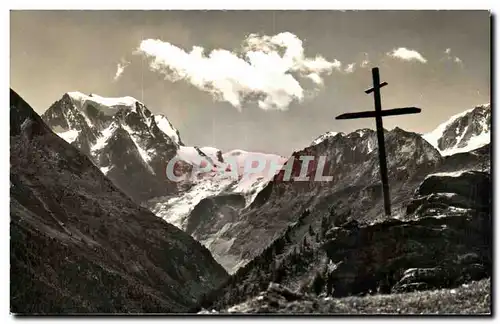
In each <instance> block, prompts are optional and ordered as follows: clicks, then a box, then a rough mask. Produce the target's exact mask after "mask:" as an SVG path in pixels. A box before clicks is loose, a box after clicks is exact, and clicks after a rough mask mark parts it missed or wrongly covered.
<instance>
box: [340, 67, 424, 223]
mask: <svg viewBox="0 0 500 324" xmlns="http://www.w3.org/2000/svg"><path fill="white" fill-rule="evenodd" d="M372 76H373V88H370V89H368V90H366V91H365V93H367V94H370V93H372V92H373V99H374V102H375V111H373V110H371V111H361V112H355V113H346V114H342V115H339V116H337V117H335V119H357V118H373V117H375V123H376V125H377V140H378V155H379V159H380V176H381V177H382V187H383V189H384V207H385V214H386V215H387V216H391V200H390V196H389V180H388V176H387V158H386V154H385V142H384V128H383V125H382V117H384V116H394V115H406V114H418V113H419V112H420V111H421V109H420V108H416V107H406V108H394V109H387V110H382V103H381V101H380V88H382V87H384V86H386V85H387V82H382V83H380V75H379V72H378V67H375V68H373V69H372Z"/></svg>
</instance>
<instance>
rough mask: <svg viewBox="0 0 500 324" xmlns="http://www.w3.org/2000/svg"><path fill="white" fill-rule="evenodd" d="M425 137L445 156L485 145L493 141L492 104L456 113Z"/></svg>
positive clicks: (424, 136)
mask: <svg viewBox="0 0 500 324" xmlns="http://www.w3.org/2000/svg"><path fill="white" fill-rule="evenodd" d="M423 138H424V139H425V140H426V141H427V142H429V143H430V144H431V145H432V146H434V147H435V148H436V149H437V150H438V151H439V152H440V153H441V154H442V155H443V156H447V155H452V154H455V153H461V152H468V151H472V150H474V149H477V148H479V147H481V146H484V145H486V144H488V143H490V141H491V105H490V104H489V103H488V104H482V105H478V106H476V107H474V108H472V109H469V110H466V111H464V112H461V113H459V114H456V115H454V116H452V117H451V118H450V119H448V120H447V121H446V122H444V123H442V124H441V125H439V126H438V127H436V129H434V130H433V131H431V132H429V133H427V134H424V135H423Z"/></svg>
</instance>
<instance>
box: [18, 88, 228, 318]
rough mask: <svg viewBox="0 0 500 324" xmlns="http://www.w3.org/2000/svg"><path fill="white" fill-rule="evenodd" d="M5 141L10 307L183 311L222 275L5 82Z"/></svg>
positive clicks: (192, 243) (193, 243) (40, 310)
mask: <svg viewBox="0 0 500 324" xmlns="http://www.w3.org/2000/svg"><path fill="white" fill-rule="evenodd" d="M64 100H65V101H68V100H71V99H70V98H69V97H66V98H65V99H64ZM136 109H137V110H136V112H135V115H136V116H138V114H139V113H140V112H141V106H140V105H136ZM75 116H80V117H81V118H79V117H75V120H78V119H79V120H80V121H81V119H82V118H83V116H81V115H78V114H76V115H75ZM113 116H116V115H113ZM127 116H129V118H132V116H133V114H132V115H127ZM127 116H124V118H125V120H127ZM113 118H114V117H113ZM151 120H152V119H151ZM91 122H92V121H91ZM85 125H87V124H81V127H83V128H84V127H85ZM88 134H92V132H88ZM115 134H116V133H115ZM127 134H129V133H128V132H127ZM89 136H90V135H89ZM116 136H117V137H118V138H119V137H121V138H122V139H124V138H127V136H129V137H128V138H129V139H131V138H132V137H131V136H130V134H129V135H127V136H125V134H116ZM80 141H81V143H85V138H81V137H80ZM10 148H11V151H10V164H11V168H10V198H11V200H10V217H11V222H10V235H11V245H10V266H11V273H10V278H11V286H10V291H11V312H13V313H18V314H19V313H21V314H32V313H44V314H47V313H49V314H55V313H66V314H69V313H87V312H92V313H96V312H97V313H107V312H114V313H130V312H132V313H136V312H138V313H143V312H155V313H158V312H160V313H169V312H185V311H187V310H189V309H191V308H192V307H193V305H195V304H196V302H197V300H198V299H199V298H200V296H201V295H203V294H206V293H207V292H209V291H211V290H212V289H213V288H214V287H216V286H218V285H219V284H220V283H221V282H223V281H224V280H225V279H226V278H227V273H226V272H225V271H224V269H223V268H222V267H221V266H220V265H219V264H217V263H216V262H215V261H214V259H213V258H212V256H211V255H210V252H209V251H208V250H207V249H206V248H204V247H203V246H202V245H201V244H199V243H198V242H196V241H195V240H194V239H192V238H191V237H190V236H189V235H187V234H185V233H184V232H182V231H180V230H179V229H177V228H176V227H174V226H172V225H170V224H168V223H166V222H165V221H163V220H161V219H160V218H158V217H156V216H154V215H153V214H152V213H151V212H149V211H148V210H146V209H144V208H142V207H139V206H138V205H137V204H135V203H134V202H133V201H132V200H130V198H128V197H127V196H126V195H125V194H124V193H123V192H121V191H120V190H118V189H117V188H116V187H115V186H114V185H113V184H112V183H111V181H109V180H108V179H107V178H106V177H105V176H104V175H103V174H102V173H101V172H100V171H99V169H98V168H97V167H96V166H95V165H94V164H93V163H92V162H91V160H90V159H89V158H88V157H87V156H85V155H83V154H82V153H81V151H79V150H77V149H76V148H75V147H73V146H71V145H69V144H68V143H66V142H65V141H63V140H62V139H61V138H59V137H58V136H56V135H55V134H54V133H52V132H51V130H50V129H49V128H48V127H47V126H46V125H45V123H44V122H43V121H42V119H41V118H40V117H39V116H38V115H37V114H36V113H35V112H34V111H33V110H32V109H31V107H30V106H29V105H28V104H27V103H26V102H25V101H24V100H23V99H22V98H21V97H19V96H18V95H17V94H16V93H15V92H14V91H12V90H11V92H10ZM87 153H88V151H87Z"/></svg>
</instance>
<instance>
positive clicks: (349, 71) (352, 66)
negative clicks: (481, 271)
mask: <svg viewBox="0 0 500 324" xmlns="http://www.w3.org/2000/svg"><path fill="white" fill-rule="evenodd" d="M355 67H356V63H351V64H348V65H347V67H346V68H345V69H344V72H345V73H352V72H354V68H355Z"/></svg>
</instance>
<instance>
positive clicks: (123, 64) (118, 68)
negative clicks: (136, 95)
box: [113, 60, 130, 81]
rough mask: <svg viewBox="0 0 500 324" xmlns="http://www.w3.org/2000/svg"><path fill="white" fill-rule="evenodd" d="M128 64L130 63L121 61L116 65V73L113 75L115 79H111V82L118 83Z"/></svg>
mask: <svg viewBox="0 0 500 324" xmlns="http://www.w3.org/2000/svg"><path fill="white" fill-rule="evenodd" d="M129 64H130V62H126V61H123V60H122V61H121V62H120V63H118V64H117V65H116V73H115V77H114V78H113V81H118V79H119V78H120V77H121V75H122V74H123V71H125V68H126V67H127V66H128V65H129Z"/></svg>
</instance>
